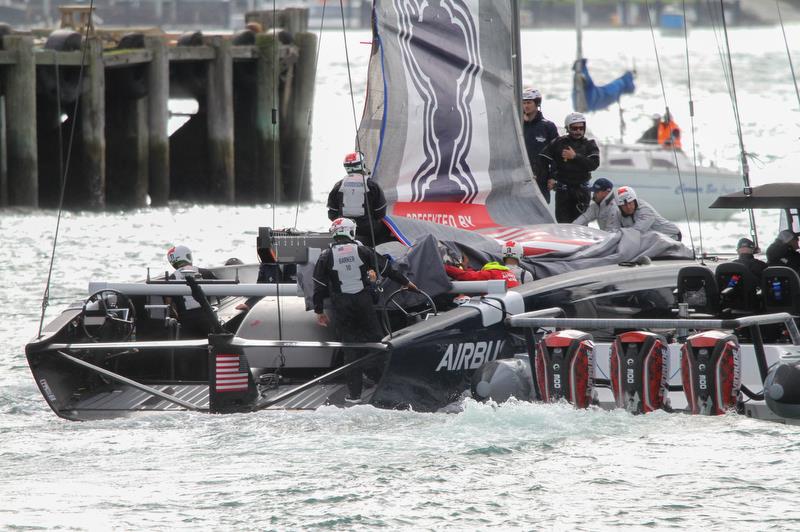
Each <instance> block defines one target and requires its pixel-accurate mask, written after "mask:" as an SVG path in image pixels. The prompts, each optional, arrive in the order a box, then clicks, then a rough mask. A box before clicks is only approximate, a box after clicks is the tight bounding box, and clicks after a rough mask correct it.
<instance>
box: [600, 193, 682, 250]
mask: <svg viewBox="0 0 800 532" xmlns="http://www.w3.org/2000/svg"><path fill="white" fill-rule="evenodd" d="M616 202H617V206H618V207H619V214H620V216H617V217H615V218H614V220H613V222H612V224H611V226H610V227H609V231H610V232H618V231H619V229H620V228H621V227H632V228H634V229H636V230H637V231H639V232H640V233H646V232H648V231H656V232H659V233H663V234H665V235H667V236H668V237H670V238H674V239H675V240H678V241H680V240H681V231H680V229H678V226H677V225H675V224H674V223H672V222H670V221H669V220H667V219H666V218H664V217H663V216H661V215H660V214H659V213H658V211H656V210H655V209H654V208H653V206H652V205H650V204H649V203H647V202H646V201H644V200H640V199H638V198H637V197H636V191H635V190H633V187H627V186H625V187H619V188H618V189H617V194H616Z"/></svg>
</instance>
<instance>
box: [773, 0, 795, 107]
mask: <svg viewBox="0 0 800 532" xmlns="http://www.w3.org/2000/svg"><path fill="white" fill-rule="evenodd" d="M775 6H776V7H777V8H778V19H779V20H780V21H781V32H782V33H783V44H784V46H786V55H787V56H788V58H789V70H791V72H792V82H793V83H794V94H795V96H797V105H798V107H800V90H798V88H797V77H796V76H795V74H794V64H793V63H792V52H790V51H789V40H788V39H787V38H786V28H784V26H783V15H782V14H781V3H780V2H779V0H775Z"/></svg>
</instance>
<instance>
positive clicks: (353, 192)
mask: <svg viewBox="0 0 800 532" xmlns="http://www.w3.org/2000/svg"><path fill="white" fill-rule="evenodd" d="M364 181H365V178H364V176H362V175H361V174H347V176H345V177H344V178H343V179H342V184H341V185H340V186H339V194H340V196H341V202H342V216H344V217H346V218H360V217H362V216H366V214H367V210H366V205H365V201H364V194H365V193H366V188H365V185H364Z"/></svg>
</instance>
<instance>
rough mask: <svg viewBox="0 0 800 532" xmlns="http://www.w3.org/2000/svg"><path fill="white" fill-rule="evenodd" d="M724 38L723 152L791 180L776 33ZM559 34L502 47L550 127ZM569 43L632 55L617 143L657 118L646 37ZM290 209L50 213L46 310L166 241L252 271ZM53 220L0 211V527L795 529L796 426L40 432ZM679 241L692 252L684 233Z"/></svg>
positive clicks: (92, 427) (799, 516) (329, 423)
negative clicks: (270, 228) (732, 95)
mask: <svg viewBox="0 0 800 532" xmlns="http://www.w3.org/2000/svg"><path fill="white" fill-rule="evenodd" d="M691 39H692V42H691V46H692V48H693V50H692V55H693V57H692V63H693V64H692V66H693V68H695V69H697V72H693V84H694V85H693V90H694V91H695V92H694V98H695V101H696V106H697V113H696V114H697V116H696V124H697V127H698V135H697V136H698V145H699V149H700V150H701V151H702V152H703V153H705V155H706V157H707V158H713V159H715V160H716V161H717V163H718V164H721V165H725V166H730V167H734V168H735V167H736V164H737V163H736V157H737V156H736V153H737V150H738V147H737V145H738V140H737V139H736V136H735V132H734V127H733V120H732V118H731V111H730V102H729V100H728V98H727V93H726V92H725V84H724V81H723V78H722V77H721V69H720V67H719V59H718V57H717V55H716V44H715V39H714V35H713V33H712V32H711V31H710V30H694V31H693V32H692V34H691ZM731 39H732V45H733V47H734V68H735V69H736V72H737V75H738V74H739V73H741V74H740V75H738V77H737V89H738V90H739V94H740V98H741V100H740V101H741V106H742V109H741V112H742V119H743V129H744V135H745V145H746V147H747V149H748V150H750V151H753V152H755V153H756V154H757V155H758V161H756V162H754V163H753V168H752V177H753V181H754V182H755V183H756V184H760V183H764V182H768V181H771V180H778V179H782V180H786V179H795V174H794V169H796V168H797V167H798V166H800V165H799V164H798V163H800V148H798V142H797V139H798V136H799V135H800V112H798V109H797V102H796V99H795V95H794V90H793V88H792V86H791V77H790V74H789V71H788V64H787V59H786V55H785V51H784V49H783V42H782V40H781V37H780V30H779V29H778V28H763V29H737V30H733V31H732V32H731ZM789 39H790V42H791V43H794V44H793V46H794V49H796V48H797V44H796V43H799V42H800V28H799V27H792V28H789ZM366 40H368V35H367V34H366V33H360V34H359V33H355V34H351V35H350V37H349V38H348V41H349V42H348V44H349V48H350V56H351V58H352V61H353V79H354V82H355V84H356V87H355V90H356V92H357V94H361V93H362V91H363V90H364V82H363V80H364V74H365V58H366V57H367V55H368V46H366V45H363V44H359V43H360V42H362V41H366ZM572 40H573V36H572V33H571V32H566V31H552V32H537V33H526V34H525V35H524V36H523V44H524V58H523V62H524V70H525V77H526V80H528V81H527V83H530V84H536V85H538V86H539V87H540V88H542V90H543V92H544V93H545V104H544V110H545V114H546V115H548V116H549V117H551V118H553V119H555V120H556V121H558V120H559V117H561V116H563V115H564V114H565V113H566V112H567V110H568V90H569V87H570V83H571V81H570V77H569V72H568V67H569V64H570V62H571V60H572V56H573V54H574V52H573V44H572ZM559 44H560V45H561V46H558V45H559ZM659 46H660V50H659V52H660V53H661V54H662V55H661V60H662V66H663V67H664V71H665V83H666V84H667V85H668V87H667V96H668V98H669V99H670V100H669V103H670V107H671V108H672V109H673V112H674V113H675V114H676V116H677V118H678V121H679V123H680V124H681V125H683V126H684V131H685V135H686V132H687V128H688V124H689V121H688V112H685V111H684V110H685V108H686V101H687V97H686V88H685V64H684V59H683V41H682V40H679V39H678V40H672V39H659ZM584 47H585V49H586V53H587V55H588V56H589V57H590V58H592V60H591V62H590V65H591V66H592V68H593V72H594V74H595V76H596V77H597V78H598V81H600V82H602V81H604V79H603V78H604V74H603V73H602V72H603V70H604V69H605V68H608V69H611V70H612V71H614V73H616V70H617V69H620V68H623V67H625V66H631V65H632V64H633V63H635V65H636V68H637V72H638V74H637V84H638V86H639V89H638V92H637V94H636V95H633V96H630V97H626V99H625V100H624V101H623V107H624V108H625V109H626V120H627V122H628V127H629V130H628V131H629V134H628V135H627V136H628V137H629V138H630V139H633V138H635V137H636V136H638V133H639V132H640V130H643V129H644V128H645V127H646V126H647V125H648V118H647V116H648V115H649V114H650V113H652V112H654V111H658V110H661V109H662V108H663V101H662V100H661V89H660V86H659V85H658V76H657V73H656V71H655V67H654V65H653V59H652V58H653V52H652V43H651V42H650V35H649V32H645V31H634V32H625V33H612V32H600V31H597V32H588V33H587V35H586V37H585V42H584ZM795 55H797V54H795ZM343 57H344V54H343V52H342V41H341V38H340V36H339V35H338V34H335V33H326V34H324V36H323V46H322V56H321V58H320V65H321V66H320V72H319V74H318V82H319V84H318V88H317V91H316V107H315V119H314V120H315V121H314V137H313V149H312V161H313V169H312V170H313V176H314V201H312V202H310V203H309V204H306V205H302V206H301V207H300V209H299V220H300V221H299V223H298V224H297V225H298V226H299V227H303V228H306V229H322V228H324V227H325V225H326V222H327V220H326V217H325V212H324V199H325V195H326V194H327V190H328V188H329V187H330V185H331V184H332V182H333V180H334V179H335V178H338V177H339V176H340V173H341V172H340V168H341V166H340V164H341V158H342V155H343V154H344V153H345V152H347V151H348V150H349V149H351V143H352V138H353V134H352V132H353V127H352V125H351V124H352V122H353V118H352V111H351V108H350V104H349V93H348V92H347V70H346V64H345V62H344V60H343V59H342V58H343ZM607 77H608V78H610V77H612V73H608V74H607ZM356 105H357V108H358V109H360V98H357V101H356ZM590 121H591V122H590V127H592V129H594V130H595V133H596V135H597V136H598V137H601V138H611V137H614V136H616V135H617V111H616V110H613V111H607V112H603V113H599V114H597V115H593V116H592V117H591V118H590ZM295 215H296V214H295V209H294V208H293V207H285V208H280V209H277V211H273V210H272V209H271V208H270V206H268V205H264V206H256V207H222V206H191V205H177V204H176V205H172V206H170V207H168V208H160V209H140V210H136V211H132V212H109V213H68V214H66V216H65V218H64V220H63V221H62V233H61V235H60V238H59V245H58V254H57V259H56V263H55V270H54V275H53V287H52V291H51V296H52V302H51V307H50V308H49V309H48V317H52V316H53V315H55V313H56V312H58V310H59V309H60V308H61V307H62V306H63V305H65V304H66V303H68V302H70V301H71V300H73V299H77V298H79V297H80V296H82V295H85V291H86V286H87V283H88V281H89V280H90V279H93V278H110V279H114V280H120V281H127V280H134V279H137V278H141V277H143V276H144V272H145V269H146V268H147V267H151V268H153V269H154V270H157V271H158V270H160V269H163V268H165V266H166V263H165V261H164V259H163V253H164V251H165V250H166V248H167V247H168V245H169V244H172V243H186V244H188V245H190V246H191V247H192V248H193V250H194V252H195V256H196V258H197V261H198V262H199V263H202V264H217V263H220V262H221V261H223V260H225V259H226V258H228V257H231V256H237V257H240V258H241V259H243V260H245V261H253V260H255V258H256V255H255V238H256V233H257V227H258V226H260V225H274V226H291V225H295ZM758 219H759V235H760V236H761V238H762V240H764V241H767V240H770V239H771V238H772V235H774V234H775V231H776V228H777V218H776V216H775V215H774V213H766V212H765V213H758ZM54 227H55V213H54V212H53V211H43V212H29V211H25V210H18V209H4V210H0V238H2V242H3V245H2V251H1V252H0V257H2V260H0V272H2V280H3V285H4V286H3V289H2V290H0V339H1V340H0V501H2V503H0V526H2V527H6V528H14V529H16V528H21V529H28V528H42V529H59V528H60V529H102V530H107V529H110V528H119V529H147V530H168V529H170V530H171V529H175V528H198V527H203V528H207V529H298V528H333V529H354V528H362V529H363V528H378V527H382V528H386V529H410V528H414V529H417V528H450V529H489V528H506V529H531V528H555V529H574V528H581V529H596V528H609V527H622V526H625V527H635V528H641V527H659V528H660V527H681V528H684V527H709V528H716V529H722V528H725V529H729V528H734V529H748V530H749V529H763V528H772V527H779V528H800V511H798V510H797V505H796V500H797V498H798V496H799V495H800V488H798V487H797V482H796V477H797V472H798V467H797V462H798V458H799V457H800V431H798V430H797V429H796V428H791V427H784V426H781V425H775V424H768V423H764V422H758V421H753V420H748V419H743V418H739V417H736V416H725V417H720V418H714V419H706V418H698V417H689V416H683V415H667V414H661V413H659V414H654V415H647V416H641V417H632V416H629V415H628V414H625V413H622V412H602V411H597V410H589V411H581V412H579V411H575V410H573V409H571V408H569V407H565V406H560V405H531V404H525V403H514V404H507V405H502V406H500V407H496V406H495V407H493V406H490V405H482V404H477V403H474V402H472V401H467V402H466V404H465V410H464V411H463V412H462V413H460V414H449V415H444V414H419V413H414V412H387V411H380V410H377V409H374V408H371V407H356V408H352V409H349V410H346V411H345V410H340V409H336V408H323V409H321V410H319V411H317V412H311V413H259V414H252V415H234V416H207V415H199V414H188V413H187V414H170V415H164V416H153V417H140V418H133V419H128V420H116V421H100V422H92V423H70V422H66V421H62V420H60V419H58V418H57V417H55V415H53V414H52V413H51V412H50V411H49V409H48V407H47V406H46V404H45V403H44V401H43V400H42V399H41V397H40V395H39V393H38V391H37V390H36V388H35V385H34V383H33V380H32V379H31V377H30V373H29V371H28V368H27V365H26V363H25V359H24V356H23V346H24V344H25V342H26V341H27V340H28V339H29V338H30V337H32V336H33V335H34V334H35V333H36V330H37V326H38V317H39V313H40V303H39V301H40V298H41V294H42V291H43V289H44V283H45V279H46V274H47V263H48V260H49V253H50V247H51V246H52V233H53V229H54ZM684 228H685V229H688V226H686V225H685V224H684ZM702 229H703V236H704V247H705V249H706V250H710V251H731V248H732V246H733V243H734V242H735V241H736V240H737V239H738V238H739V237H740V236H741V235H744V234H746V233H747V222H746V219H745V217H744V216H743V215H742V214H738V215H736V216H735V217H734V218H733V219H732V220H731V221H729V222H720V223H706V224H704V225H703V227H702ZM693 233H694V236H695V239H697V235H698V231H697V226H694V228H693ZM684 234H687V232H686V231H684ZM697 245H698V246H699V241H698V242H697Z"/></svg>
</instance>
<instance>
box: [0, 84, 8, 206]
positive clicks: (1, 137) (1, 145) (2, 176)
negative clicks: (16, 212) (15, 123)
mask: <svg viewBox="0 0 800 532" xmlns="http://www.w3.org/2000/svg"><path fill="white" fill-rule="evenodd" d="M6 142H7V137H6V97H5V96H3V95H0V207H5V206H7V205H8V159H7V155H8V153H7V151H6Z"/></svg>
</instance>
